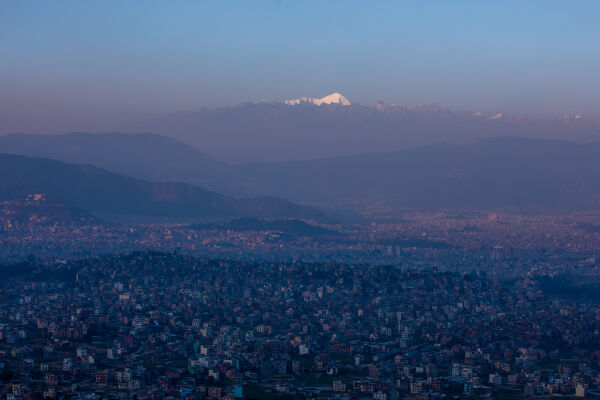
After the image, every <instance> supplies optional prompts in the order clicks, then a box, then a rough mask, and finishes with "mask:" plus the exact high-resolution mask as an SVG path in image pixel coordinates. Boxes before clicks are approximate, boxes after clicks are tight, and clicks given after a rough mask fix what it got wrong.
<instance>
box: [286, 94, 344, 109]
mask: <svg viewBox="0 0 600 400" xmlns="http://www.w3.org/2000/svg"><path fill="white" fill-rule="evenodd" d="M306 103H309V104H314V105H316V106H320V105H322V104H339V105H341V106H349V105H350V101H349V100H348V99H347V98H346V97H344V96H343V95H341V94H340V93H338V92H335V93H331V94H330V95H328V96H325V97H321V98H320V99H319V98H316V97H300V98H297V99H293V100H286V101H285V104H287V105H288V106H295V105H298V104H306Z"/></svg>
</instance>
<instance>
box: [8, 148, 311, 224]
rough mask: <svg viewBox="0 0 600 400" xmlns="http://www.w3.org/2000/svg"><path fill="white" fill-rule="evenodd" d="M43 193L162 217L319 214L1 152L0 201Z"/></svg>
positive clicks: (114, 211) (95, 208) (90, 206)
mask: <svg viewBox="0 0 600 400" xmlns="http://www.w3.org/2000/svg"><path fill="white" fill-rule="evenodd" d="M31 194H46V195H49V196H50V197H52V198H54V199H58V200H62V201H65V202H68V203H69V204H71V205H73V206H75V207H78V208H80V209H83V210H86V211H90V212H92V213H94V214H97V215H120V216H128V215H131V216H147V217H166V218H201V217H204V218H206V217H239V216H245V217H258V218H281V217H286V218H289V217H296V218H308V219H315V218H320V217H322V216H323V215H322V214H321V213H320V212H319V211H317V210H315V209H314V208H311V207H308V206H302V205H298V204H294V203H291V202H289V201H286V200H282V199H278V198H273V197H260V198H234V197H230V196H225V195H222V194H219V193H216V192H212V191H209V190H205V189H201V188H199V187H196V186H193V185H190V184H187V183H181V182H151V181H145V180H141V179H136V178H131V177H128V176H125V175H120V174H116V173H113V172H109V171H107V170H104V169H101V168H98V167H95V166H91V165H76V164H69V163H65V162H62V161H56V160H49V159H43V158H31V157H25V156H21V155H11V154H2V153H0V201H5V200H13V199H19V198H25V197H27V196H29V195H31Z"/></svg>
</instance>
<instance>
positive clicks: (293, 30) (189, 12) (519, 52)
mask: <svg viewBox="0 0 600 400" xmlns="http://www.w3.org/2000/svg"><path fill="white" fill-rule="evenodd" d="M599 21H600V2H599V1H597V0H590V1H566V0H560V1H552V0H540V1H529V0H528V1H523V0H517V1H507V0H502V1H485V0H477V1H447V0H444V1H420V0H419V1H417V0H415V1H411V2H408V1H407V2H402V1H393V2H392V1H390V2H387V1H361V2H357V1H257V0H253V1H247V0H244V1H223V0H220V1H214V2H208V1H206V2H201V1H160V2H159V1H149V0H144V1H133V0H129V1H110V0H101V1H91V0H86V1H81V0H73V1H62V0H53V1H33V0H31V1H29V0H28V1H22V0H14V1H12V0H3V1H2V2H0V132H2V133H6V132H8V131H22V132H31V131H37V132H50V131H53V132H60V131H69V130H102V129H110V127H113V126H117V125H119V124H121V123H123V122H125V121H129V120H137V119H140V118H145V117H149V116H152V115H156V114H162V113H166V112H171V111H180V110H190V109H197V108H200V107H202V106H211V107H212V106H219V105H228V104H235V103H239V102H244V101H258V100H260V99H266V100H277V101H279V100H283V99H285V98H293V97H299V96H323V95H326V94H328V93H330V92H332V91H339V92H341V93H342V94H344V95H345V96H346V97H348V98H349V99H350V100H351V101H353V102H359V103H371V102H372V101H374V100H382V101H384V102H389V103H399V104H406V103H432V102H441V103H443V104H445V105H447V106H450V107H453V108H461V109H468V110H473V111H479V110H481V111H486V112H497V111H504V112H509V113H510V112H512V113H552V114H562V113H583V114H587V115H591V116H594V117H600V76H599V71H600V23H599Z"/></svg>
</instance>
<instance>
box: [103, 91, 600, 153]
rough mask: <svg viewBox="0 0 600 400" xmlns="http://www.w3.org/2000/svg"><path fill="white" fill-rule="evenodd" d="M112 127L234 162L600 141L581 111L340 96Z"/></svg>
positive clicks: (593, 125)
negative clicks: (542, 114) (518, 110)
mask: <svg viewBox="0 0 600 400" xmlns="http://www.w3.org/2000/svg"><path fill="white" fill-rule="evenodd" d="M115 130H116V131H119V132H126V133H137V132H153V133H158V134H163V135H167V136H169V137H172V138H176V139H178V140H180V141H182V142H185V143H187V144H189V145H191V146H193V147H196V148H198V149H201V150H202V151H203V152H205V153H207V154H210V155H211V156H213V157H216V158H218V159H220V160H224V161H227V162H231V163H240V162H278V161H290V160H296V161H297V160H308V159H316V158H329V157H337V156H348V155H352V154H357V153H376V152H383V151H393V150H401V149H406V148H412V147H419V146H423V145H427V144H433V143H439V142H448V143H457V144H473V143H476V142H479V141H481V140H484V139H489V138H494V137H523V138H531V139H541V138H545V139H560V140H570V141H575V142H580V143H583V142H588V141H592V140H600V125H599V124H598V123H597V122H595V121H591V120H588V119H587V118H585V116H581V115H564V116H561V117H559V118H527V117H520V116H510V115H506V114H504V113H502V112H498V113H492V114H490V115H486V114H484V113H481V112H477V111H475V112H471V111H469V112H467V111H454V110H450V109H448V108H446V107H444V106H442V105H439V104H431V105H424V106H417V105H408V106H399V105H395V104H384V103H382V102H375V103H373V104H372V105H361V104H357V103H351V102H350V101H349V100H348V99H347V98H346V97H344V96H343V95H341V94H340V93H333V94H331V95H329V96H325V97H323V98H312V97H302V98H298V99H293V100H286V101H283V102H264V101H263V102H259V103H243V104H239V105H237V106H233V107H221V108H217V109H209V108H203V109H200V110H197V111H189V112H177V113H172V114H169V115H164V116H160V117H157V118H152V119H149V120H145V121H140V122H136V123H131V124H128V125H126V126H121V127H116V129H115Z"/></svg>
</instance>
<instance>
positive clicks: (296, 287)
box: [0, 252, 600, 399]
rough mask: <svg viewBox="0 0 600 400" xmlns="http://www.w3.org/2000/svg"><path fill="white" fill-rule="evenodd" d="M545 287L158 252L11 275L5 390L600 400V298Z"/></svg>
mask: <svg viewBox="0 0 600 400" xmlns="http://www.w3.org/2000/svg"><path fill="white" fill-rule="evenodd" d="M542 278H543V279H542ZM547 279H548V278H547V277H546V278H544V277H541V276H540V277H531V278H522V279H513V280H500V279H498V278H493V279H490V278H487V277H486V274H485V273H475V274H462V273H454V272H442V271H439V270H438V269H436V268H422V269H415V268H407V267H404V266H400V265H388V266H375V265H348V264H342V263H324V264H314V263H301V262H298V263H246V262H240V261H227V260H215V259H207V258H193V257H188V256H181V255H175V254H171V253H158V252H141V253H132V254H129V255H122V256H105V257H98V258H90V259H84V260H80V261H62V260H49V261H46V262H39V263H38V262H32V263H26V264H22V265H18V266H13V267H12V268H8V267H5V268H4V269H3V281H2V286H1V292H0V293H1V301H2V303H1V308H0V318H1V321H0V327H1V330H0V335H1V339H2V341H1V346H0V349H1V350H0V360H1V363H0V367H1V369H2V372H1V377H2V381H3V382H4V385H3V387H2V391H3V392H4V393H3V394H4V395H6V396H8V397H9V398H41V397H46V398H57V397H65V396H66V397H71V396H74V395H75V394H78V396H80V397H81V398H138V399H142V398H143V399H146V398H147V399H150V398H208V399H232V398H248V399H268V398H272V399H277V398H281V399H283V398H290V397H293V398H299V399H303V398H323V399H324V398H338V399H355V398H374V399H398V398H414V399H420V398H423V399H424V398H444V397H448V398H464V397H470V396H473V398H522V397H523V396H534V395H535V396H554V395H557V394H560V395H567V396H578V397H583V396H584V395H586V394H596V393H599V392H598V388H599V384H600V377H599V375H598V372H597V371H598V367H599V361H600V353H599V352H598V346H599V345H600V298H599V297H598V296H597V294H598V293H599V292H598V291H596V292H595V294H596V295H595V296H581V295H577V294H571V295H558V294H556V292H554V291H552V287H551V285H549V284H548V282H546V280H547Z"/></svg>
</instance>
